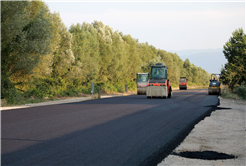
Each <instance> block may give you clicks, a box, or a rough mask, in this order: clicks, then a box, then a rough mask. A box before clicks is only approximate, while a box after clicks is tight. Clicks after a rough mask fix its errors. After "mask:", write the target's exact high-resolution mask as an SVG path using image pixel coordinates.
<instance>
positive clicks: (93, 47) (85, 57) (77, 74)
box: [69, 22, 99, 84]
mask: <svg viewBox="0 0 246 166" xmlns="http://www.w3.org/2000/svg"><path fill="white" fill-rule="evenodd" d="M69 31H70V33H72V34H73V42H72V50H73V53H74V57H75V62H74V64H73V66H72V68H71V75H72V77H73V78H76V79H78V80H79V81H81V82H84V83H87V84H88V83H90V82H91V81H95V80H96V79H97V75H98V72H99V42H98V40H97V30H96V29H95V28H94V27H93V26H92V25H90V24H89V23H85V22H84V23H83V24H82V25H81V24H77V25H72V26H71V27H70V28H69Z"/></svg>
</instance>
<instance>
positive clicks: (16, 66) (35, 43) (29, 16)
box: [1, 1, 52, 98]
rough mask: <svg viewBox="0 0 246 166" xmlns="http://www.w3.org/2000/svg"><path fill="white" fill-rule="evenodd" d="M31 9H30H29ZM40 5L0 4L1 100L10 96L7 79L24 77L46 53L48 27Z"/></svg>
mask: <svg viewBox="0 0 246 166" xmlns="http://www.w3.org/2000/svg"><path fill="white" fill-rule="evenodd" d="M32 7H33V8H32ZM48 12H49V11H48V7H47V5H46V4H45V3H43V2H34V1H1V48H2V49H1V75H2V76H1V97H2V98H5V97H9V98H11V97H13V95H15V94H14V91H15V87H14V84H13V82H12V80H11V79H10V78H12V79H13V78H15V77H24V76H25V75H26V74H29V73H30V72H31V71H32V70H33V68H34V67H35V66H36V65H37V64H38V62H39V60H40V57H41V56H44V55H46V54H47V53H49V52H50V43H51V41H50V39H51V37H52V26H51V23H50V19H49V18H48V17H47V13H48Z"/></svg>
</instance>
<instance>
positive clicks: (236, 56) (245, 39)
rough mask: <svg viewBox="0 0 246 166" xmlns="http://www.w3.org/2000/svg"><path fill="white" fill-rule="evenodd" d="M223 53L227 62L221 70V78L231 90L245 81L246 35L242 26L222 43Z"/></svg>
mask: <svg viewBox="0 0 246 166" xmlns="http://www.w3.org/2000/svg"><path fill="white" fill-rule="evenodd" d="M223 53H224V55H225V58H226V59H227V61H228V63H227V64H225V67H224V68H223V69H222V71H221V74H222V79H221V80H222V82H223V83H224V84H227V85H228V86H229V88H230V89H231V90H232V91H233V90H234V89H235V88H236V87H237V86H241V85H242V84H243V83H244V82H246V35H245V34H244V32H243V29H242V28H239V29H237V30H235V31H234V32H233V33H232V37H230V39H229V41H227V42H226V43H225V45H224V50H223Z"/></svg>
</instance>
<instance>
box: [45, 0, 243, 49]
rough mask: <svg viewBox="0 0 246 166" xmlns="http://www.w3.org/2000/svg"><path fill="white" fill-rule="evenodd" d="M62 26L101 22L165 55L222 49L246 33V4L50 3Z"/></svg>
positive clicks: (240, 1)
mask: <svg viewBox="0 0 246 166" xmlns="http://www.w3.org/2000/svg"><path fill="white" fill-rule="evenodd" d="M44 2H46V4H47V5H48V6H49V9H50V11H51V12H59V13H60V17H61V19H62V20H63V23H64V24H65V25H66V26H67V27H68V28H69V27H70V26H71V25H72V24H77V23H81V24H82V23H83V22H88V23H92V22H93V21H94V20H97V21H102V22H103V23H104V24H105V25H109V26H110V27H112V28H113V30H114V31H116V30H119V31H120V32H122V33H123V34H130V35H131V36H132V37H133V38H135V39H138V40H139V42H140V43H145V42H148V44H149V45H153V46H154V47H156V48H160V49H163V50H166V51H170V50H190V49H217V48H223V45H224V44H225V42H227V41H228V40H229V38H230V37H231V36H232V32H233V31H235V30H236V29H238V28H243V29H244V31H245V6H246V5H245V1H244V0H238V1H237V0H234V1H222V0H217V1H209V0H203V1H201V0H200V1H199V0H197V1H195V2H194V1H185V0H179V1H165V0H159V1H139V0H136V1H134V2H133V1H126V0H125V1H116V0H111V1H102V0H101V1H100V0H97V1H82V0H77V1H72V2H71V1H55V0H53V1H49V0H44Z"/></svg>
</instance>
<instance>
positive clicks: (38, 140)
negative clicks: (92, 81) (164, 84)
mask: <svg viewBox="0 0 246 166" xmlns="http://www.w3.org/2000/svg"><path fill="white" fill-rule="evenodd" d="M217 103H218V97H217V96H211V95H210V96H209V95H207V90H187V91H186V90H182V91H179V90H175V91H173V97H172V98H171V99H160V98H155V99H147V98H146V96H144V95H131V96H123V97H113V98H105V99H100V100H90V101H83V102H77V103H69V104H59V105H49V106H40V107H30V108H22V109H15V110H6V111H2V112H1V121H2V124H1V125H2V126H1V127H2V133H1V134H2V135H1V139H2V140H1V146H2V149H1V154H2V155H1V160H2V165H15V166H16V165H101V166H103V165H105V166H110V165H157V164H158V163H159V162H160V161H162V159H163V158H164V157H165V156H167V155H168V154H169V153H170V152H171V151H172V150H173V149H174V148H175V147H177V145H178V144H179V143H180V142H181V141H182V140H183V139H184V138H185V136H187V135H188V133H189V131H191V129H192V128H193V127H194V125H195V124H196V123H198V122H199V121H200V120H201V119H203V118H204V117H205V116H207V115H209V114H210V113H211V111H212V110H213V107H214V106H215V105H217Z"/></svg>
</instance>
